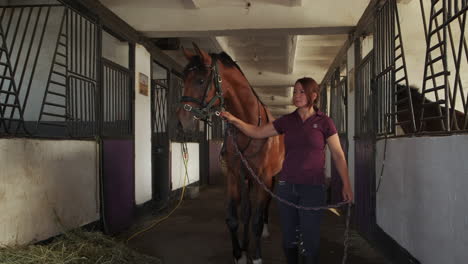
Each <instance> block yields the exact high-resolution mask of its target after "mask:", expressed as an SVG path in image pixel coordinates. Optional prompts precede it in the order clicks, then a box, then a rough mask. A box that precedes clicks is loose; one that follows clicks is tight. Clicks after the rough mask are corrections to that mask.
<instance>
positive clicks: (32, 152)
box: [0, 139, 100, 245]
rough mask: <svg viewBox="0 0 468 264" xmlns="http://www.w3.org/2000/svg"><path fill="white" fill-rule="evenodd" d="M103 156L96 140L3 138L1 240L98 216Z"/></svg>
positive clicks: (40, 234) (25, 239) (19, 240)
mask: <svg viewBox="0 0 468 264" xmlns="http://www.w3.org/2000/svg"><path fill="white" fill-rule="evenodd" d="M98 156H99V155H98V147H97V145H96V142H94V141H77V140H60V141H52V140H33V139H0V168H1V173H0V182H1V184H0V211H1V212H3V213H2V214H0V223H1V224H0V245H15V244H26V243H30V242H34V241H40V240H44V239H47V238H49V237H51V236H54V235H57V234H59V233H61V232H63V231H64V230H65V229H70V228H75V227H79V226H82V225H85V224H88V223H90V222H94V221H96V220H98V219H99V204H100V202H99V187H98V186H99V185H98V183H99V176H98V175H99V173H98V164H99V163H98V160H97V159H98Z"/></svg>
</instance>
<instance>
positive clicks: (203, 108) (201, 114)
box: [180, 56, 224, 122]
mask: <svg viewBox="0 0 468 264" xmlns="http://www.w3.org/2000/svg"><path fill="white" fill-rule="evenodd" d="M205 67H206V68H208V69H209V70H210V76H209V77H208V80H209V81H207V82H206V86H205V90H204V92H203V97H202V98H201V99H198V98H195V97H191V96H182V97H181V99H180V102H181V103H182V104H183V109H184V110H185V111H188V112H190V113H192V114H193V118H195V119H200V120H203V121H205V122H208V119H209V118H210V117H211V116H212V115H213V114H215V115H217V116H219V114H220V111H222V110H223V109H224V96H223V89H222V88H221V83H222V79H221V75H219V71H218V65H217V59H216V57H215V56H211V65H205ZM197 68H199V66H194V67H192V68H189V69H188V71H193V70H196V69H197ZM211 83H214V87H215V95H214V96H213V97H212V98H211V100H210V101H209V102H208V103H206V97H207V95H208V92H209V91H210V89H211ZM218 100H219V107H215V106H214V104H215V103H216V101H218ZM185 102H192V103H195V104H197V105H199V107H194V106H191V105H189V104H184V103H185ZM216 108H217V109H218V110H216Z"/></svg>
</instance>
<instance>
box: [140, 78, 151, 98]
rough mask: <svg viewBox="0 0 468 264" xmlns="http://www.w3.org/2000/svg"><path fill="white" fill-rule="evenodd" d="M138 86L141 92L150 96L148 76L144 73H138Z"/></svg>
mask: <svg viewBox="0 0 468 264" xmlns="http://www.w3.org/2000/svg"><path fill="white" fill-rule="evenodd" d="M138 86H139V90H140V94H142V95H144V96H148V94H149V87H148V76H146V75H145V74H144V73H141V72H140V73H139V75H138Z"/></svg>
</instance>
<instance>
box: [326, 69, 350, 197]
mask: <svg viewBox="0 0 468 264" xmlns="http://www.w3.org/2000/svg"><path fill="white" fill-rule="evenodd" d="M340 72H341V70H340V68H337V69H336V70H335V72H334V74H333V75H332V79H331V80H330V83H331V91H330V117H331V118H332V119H333V121H334V122H335V126H336V129H337V131H338V136H339V138H340V143H341V147H342V148H343V151H344V153H345V155H346V159H348V118H347V117H348V105H347V94H348V92H347V78H346V76H341V75H340ZM331 166H332V167H331V194H330V202H331V203H337V202H340V201H342V200H343V197H342V181H341V177H340V175H339V173H338V171H337V170H336V166H335V164H334V163H332V165H331Z"/></svg>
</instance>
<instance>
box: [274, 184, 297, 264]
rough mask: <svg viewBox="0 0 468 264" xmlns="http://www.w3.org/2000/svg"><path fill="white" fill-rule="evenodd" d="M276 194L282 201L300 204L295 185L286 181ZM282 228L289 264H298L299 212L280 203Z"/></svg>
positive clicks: (279, 185) (279, 186)
mask: <svg viewBox="0 0 468 264" xmlns="http://www.w3.org/2000/svg"><path fill="white" fill-rule="evenodd" d="M276 193H277V195H278V196H279V197H281V198H282V199H285V200H287V201H289V202H292V203H297V202H298V199H297V198H298V196H297V192H296V191H295V190H294V185H293V184H290V183H287V182H285V181H279V182H278V186H277V189H276ZM278 211H279V216H280V226H281V232H282V235H283V248H284V253H285V255H286V259H287V262H288V264H297V263H298V252H297V235H298V234H297V231H296V230H297V226H298V225H299V214H298V210H297V209H296V208H294V207H291V206H289V205H286V204H284V203H282V202H280V201H278Z"/></svg>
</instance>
